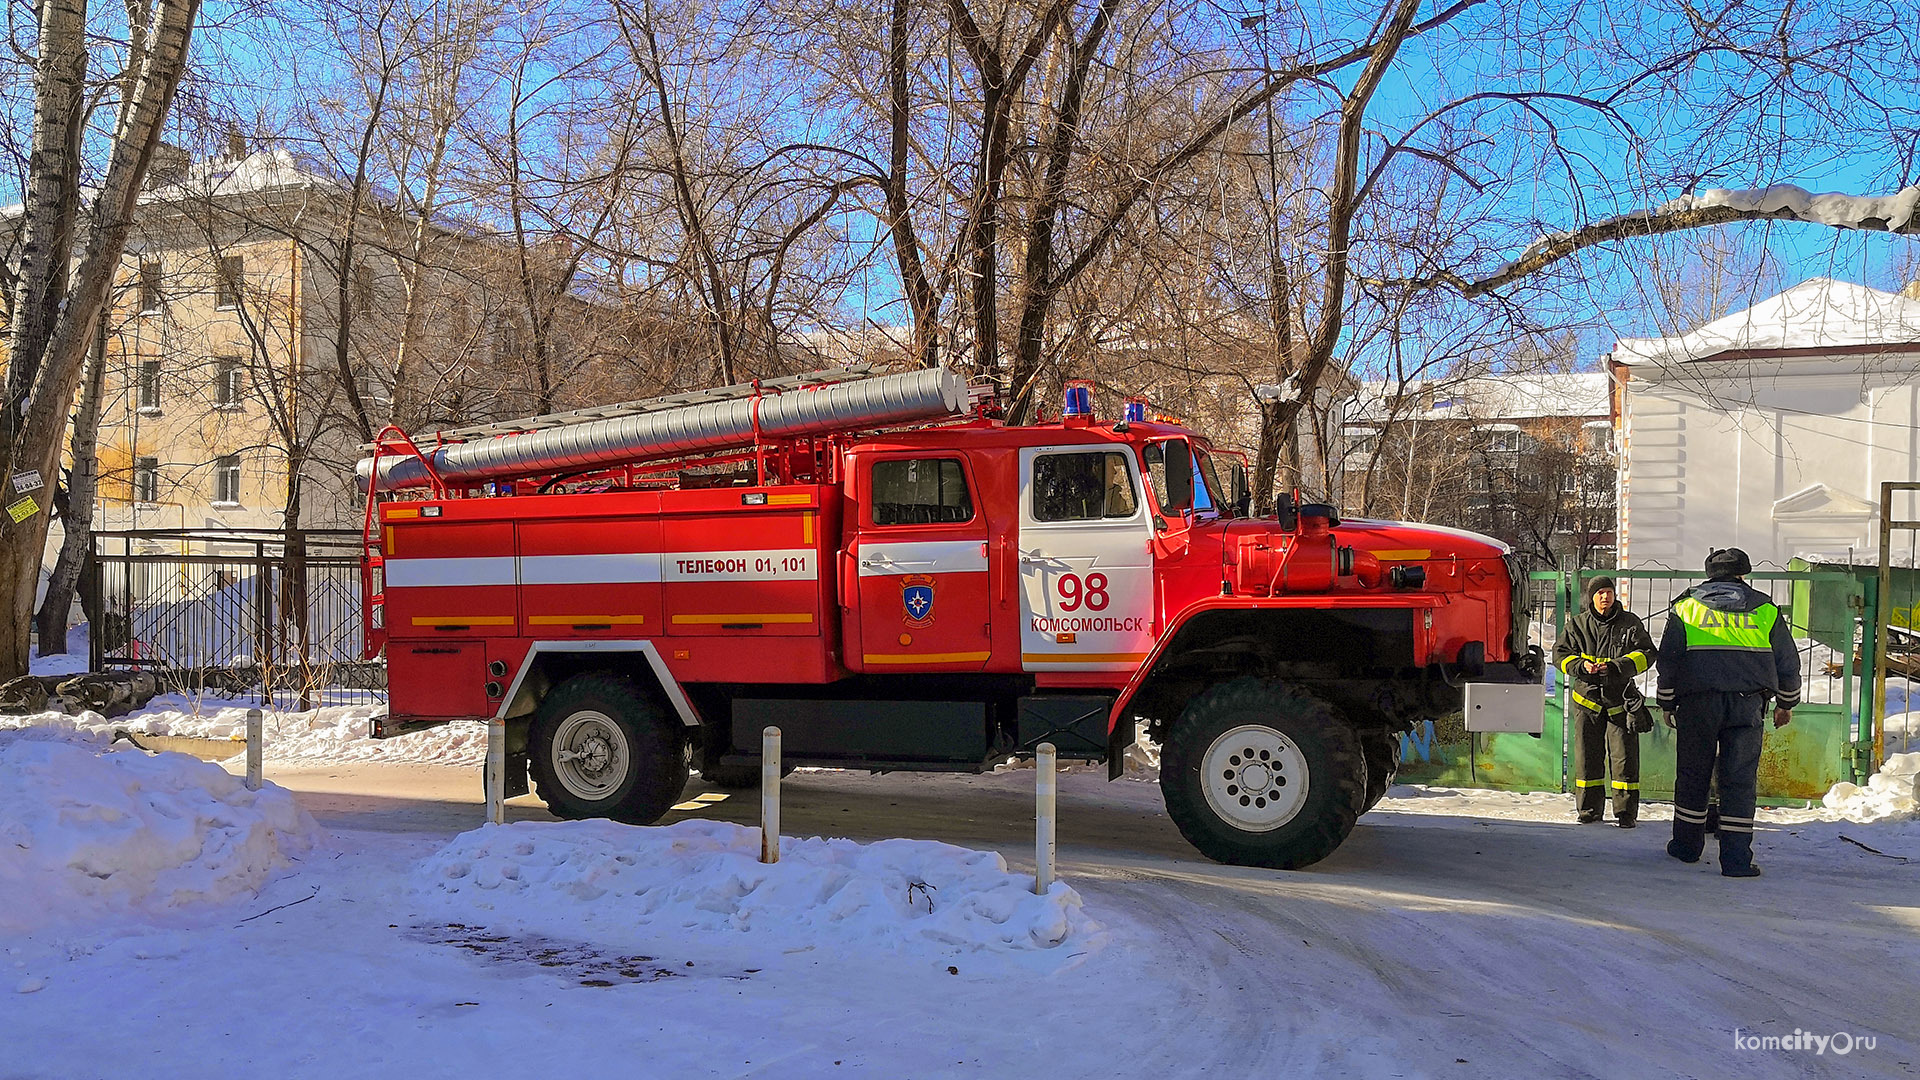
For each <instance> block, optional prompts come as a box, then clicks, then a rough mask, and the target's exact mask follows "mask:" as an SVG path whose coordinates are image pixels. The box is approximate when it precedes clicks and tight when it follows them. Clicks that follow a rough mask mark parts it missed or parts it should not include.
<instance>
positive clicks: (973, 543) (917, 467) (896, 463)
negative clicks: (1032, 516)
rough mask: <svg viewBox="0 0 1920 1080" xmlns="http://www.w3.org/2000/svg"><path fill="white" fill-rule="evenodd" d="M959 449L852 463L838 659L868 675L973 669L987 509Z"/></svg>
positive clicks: (982, 598)
mask: <svg viewBox="0 0 1920 1080" xmlns="http://www.w3.org/2000/svg"><path fill="white" fill-rule="evenodd" d="M977 490H978V486H977V485H976V484H975V483H974V480H973V476H972V474H971V470H970V469H969V467H968V464H967V461H966V459H965V457H964V456H963V455H959V454H929V453H925V452H919V453H911V452H909V453H895V454H877V455H875V456H873V457H869V458H865V459H864V460H862V461H860V463H859V464H858V466H857V467H856V471H855V491H856V496H857V497H856V502H857V504H858V507H859V509H858V513H859V515H860V520H859V522H858V523H857V531H856V532H855V534H854V540H853V543H851V544H850V545H848V547H849V556H850V557H851V558H852V559H853V562H854V565H855V568H856V569H857V571H858V576H857V581H858V584H857V586H856V590H857V595H856V597H855V599H854V603H855V606H856V607H857V608H858V609H859V610H858V611H857V612H856V613H855V614H854V618H853V619H851V620H849V622H852V623H854V624H856V625H857V626H858V627H859V635H860V637H859V641H858V642H857V643H856V642H848V648H847V650H846V652H847V660H848V663H847V666H848V667H849V668H851V669H854V670H858V671H866V672H871V673H873V674H887V673H906V672H910V671H929V670H930V671H977V670H979V669H981V668H983V667H985V666H986V663H987V659H988V656H989V655H990V653H991V652H992V647H993V646H992V639H991V638H990V637H989V628H988V626H987V586H988V575H987V518H986V512H985V510H984V509H983V508H982V507H981V505H980V503H979V500H978V499H976V498H975V497H974V493H975V492H976V491H977Z"/></svg>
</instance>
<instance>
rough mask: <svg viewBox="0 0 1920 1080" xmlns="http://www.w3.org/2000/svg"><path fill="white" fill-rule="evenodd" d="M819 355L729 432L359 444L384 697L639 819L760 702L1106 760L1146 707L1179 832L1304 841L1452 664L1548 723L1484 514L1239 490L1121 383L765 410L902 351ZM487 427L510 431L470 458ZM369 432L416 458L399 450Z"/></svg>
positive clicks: (1281, 861)
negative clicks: (961, 409) (1413, 516)
mask: <svg viewBox="0 0 1920 1080" xmlns="http://www.w3.org/2000/svg"><path fill="white" fill-rule="evenodd" d="M941 374H943V375H944V373H941ZM808 378H809V377H801V378H799V379H797V380H794V381H793V385H792V386H791V387H787V386H780V387H773V388H769V387H767V386H765V385H762V386H759V387H756V388H751V393H750V394H745V395H742V394H735V395H733V397H731V398H726V397H722V398H719V399H718V400H720V401H722V402H725V401H737V400H747V401H751V402H753V403H754V404H753V405H752V406H751V409H752V416H751V417H750V419H751V420H752V422H753V424H754V426H755V428H756V430H755V431H753V432H752V439H751V441H750V442H751V445H750V449H749V450H742V451H740V452H737V453H731V454H726V453H716V452H714V450H713V449H712V448H711V447H709V448H703V449H702V451H700V452H698V453H690V452H689V451H687V450H685V449H683V448H680V447H679V444H677V443H676V444H673V446H672V447H671V448H670V449H668V450H667V451H665V452H661V451H659V450H657V449H656V448H657V447H658V446H659V445H660V444H659V443H658V441H657V439H656V440H655V441H648V440H649V439H654V436H653V435H652V434H648V435H647V436H646V438H642V439H639V440H638V445H637V446H636V445H634V438H629V437H628V436H631V434H632V429H633V424H632V423H631V422H626V424H625V427H623V428H621V429H620V430H621V431H625V432H627V435H623V436H621V439H625V440H626V441H625V442H623V443H621V446H622V447H623V448H620V449H606V450H604V451H602V456H601V457H600V458H597V459H593V460H589V461H587V462H586V463H584V464H583V465H581V464H578V463H573V464H576V465H578V467H576V468H572V469H569V468H568V467H567V465H568V463H562V462H556V460H555V459H554V457H553V454H554V453H555V452H556V451H553V450H552V448H551V447H548V448H547V449H545V450H542V451H541V452H539V453H534V452H532V450H530V449H528V447H529V446H530V445H531V444H526V445H520V446H512V445H509V446H507V447H505V448H504V449H503V448H502V447H499V446H491V447H490V446H489V444H492V443H499V442H502V441H504V442H507V443H512V442H513V440H515V439H519V438H524V437H526V436H527V434H528V433H523V432H515V431H508V432H504V433H500V432H487V431H482V432H478V433H472V434H470V435H469V436H468V437H466V438H460V437H459V433H452V434H453V435H454V437H452V438H448V437H445V436H443V437H442V439H441V441H440V442H439V443H438V444H437V447H436V449H435V450H434V451H433V452H431V453H423V452H421V451H420V450H419V448H418V447H417V446H415V445H414V444H413V443H412V442H411V441H410V440H406V439H404V437H401V436H397V435H389V436H387V437H385V438H383V441H382V443H381V444H379V445H378V446H377V448H376V452H375V456H374V458H373V459H371V463H370V464H369V463H363V469H362V471H363V474H365V475H367V476H368V477H369V480H370V484H371V486H372V487H373V488H374V490H375V492H376V495H375V497H374V499H373V500H372V501H370V503H369V518H368V524H369V528H368V558H367V573H366V574H365V581H366V593H367V595H366V598H365V599H366V605H367V607H366V610H367V611H368V613H369V623H368V646H369V651H370V652H372V651H376V650H378V649H379V648H381V647H384V648H385V650H386V654H387V662H388V671H389V695H390V698H389V710H388V713H387V714H386V715H385V716H382V717H379V718H377V719H376V720H375V721H374V733H375V734H376V735H377V736H387V735H393V734H399V733H403V732H406V731H411V730H417V729H419V728H421V727H424V726H429V725H432V724H438V723H444V722H447V721H449V720H456V719H487V718H494V717H499V718H504V719H505V721H506V723H507V734H508V744H507V749H508V752H509V790H510V791H518V792H524V791H526V790H528V788H527V780H528V777H529V775H530V777H531V780H532V782H533V784H534V785H536V786H537V788H538V791H539V794H540V796H541V797H542V798H543V799H544V800H545V801H546V802H547V805H548V806H549V808H551V809H552V810H553V812H554V813H556V814H558V815H560V816H562V817H592V816H604V817H610V818H615V819H618V820H622V821H629V822H635V823H643V824H644V823H650V822H652V821H655V820H657V819H658V818H659V817H661V816H662V815H663V814H665V813H666V812H667V810H668V809H669V808H670V807H671V806H672V805H673V804H675V803H676V802H678V801H679V800H680V798H681V795H682V792H683V789H684V787H685V785H686V783H687V780H688V775H689V770H690V769H697V770H699V772H700V773H701V774H702V775H703V777H705V778H706V779H707V780H708V781H710V782H713V783H716V784H719V785H722V786H746V785H750V784H752V783H754V782H756V781H757V777H758V775H759V764H760V763H759V757H758V753H759V745H760V733H761V731H762V729H764V728H765V727H768V726H777V727H778V728H779V729H780V730H781V733H782V742H783V747H784V751H783V758H784V761H785V762H786V763H787V764H790V765H814V766H832V767H841V768H860V769H870V770H876V771H888V770H923V771H981V770H985V769H989V768H991V767H993V766H994V765H996V764H998V763H1000V762H1003V761H1006V760H1008V759H1009V758H1013V757H1017V756H1020V755H1026V754H1031V753H1032V752H1033V750H1034V748H1035V747H1036V746H1037V745H1038V744H1040V743H1042V742H1050V743H1052V744H1054V745H1055V747H1056V748H1057V750H1058V752H1059V754H1060V756H1062V757H1064V758H1073V759H1081V760H1086V761H1094V762H1102V761H1103V762H1105V763H1107V765H1108V771H1109V776H1110V777H1117V776H1119V775H1120V774H1121V772H1122V770H1123V768H1124V765H1125V758H1126V753H1127V750H1128V749H1129V747H1131V746H1132V745H1133V744H1134V742H1135V740H1136V737H1137V732H1139V731H1140V730H1141V729H1142V728H1144V731H1145V734H1146V735H1147V737H1149V738H1150V739H1152V740H1154V741H1155V742H1157V743H1159V744H1160V745H1161V747H1162V759H1161V774H1160V783H1161V786H1162V789H1163V792H1164V795H1165V799H1166V804H1167V809H1168V812H1169V814H1170V816H1171V817H1172V818H1173V820H1174V822H1175V823H1176V824H1177V825H1178V827H1179V828H1180V830H1181V831H1182V833H1183V834H1184V835H1185V836H1186V837H1187V838H1188V839H1189V840H1190V841H1191V842H1192V843H1193V844H1194V845H1195V846H1196V847H1197V848H1198V849H1199V850H1200V851H1202V852H1203V853H1204V854H1206V855H1208V856H1210V857H1212V858H1215V859H1218V860H1221V861H1225V862H1232V863H1239V864H1247V865H1259V866H1272V867H1280V868H1295V867H1300V866H1305V865H1307V864H1309V863H1312V862H1315V861H1317V860H1319V859H1321V858H1323V857H1325V856H1326V855H1327V854H1328V853H1330V852H1331V851H1333V850H1334V848H1336V847H1337V846H1338V845H1339V844H1340V842H1341V841H1342V840H1343V839H1344V838H1345V837H1346V836H1347V834H1348V832H1349V831H1350V830H1351V829H1352V827H1353V825H1354V821H1355V819H1356V818H1357V817H1358V816H1359V815H1360V814H1361V813H1363V812H1364V811H1365V810H1367V809H1369V808H1370V807H1371V806H1372V805H1373V803H1374V802H1375V801H1377V800H1378V799H1379V798H1380V796H1381V794H1382V793H1383V792H1384V791H1385V789H1386V787H1387V784H1388V782H1389V781H1390V779H1391V777H1392V775H1393V771H1394V767H1395V764H1396V763H1397V761H1398V757H1399V744H1398V736H1399V734H1400V733H1401V732H1403V731H1406V730H1408V729H1409V728H1410V727H1411V726H1412V725H1413V724H1414V723H1415V722H1417V721H1418V720H1421V719H1426V718H1436V717H1440V716H1443V715H1446V714H1450V713H1452V714H1458V713H1460V712H1461V711H1462V710H1463V708H1471V707H1475V706H1476V703H1473V702H1469V701H1468V700H1467V699H1468V698H1469V697H1472V696H1473V693H1474V690H1473V688H1474V687H1476V686H1477V687H1480V688H1482V690H1483V691H1484V693H1482V695H1481V697H1482V701H1481V703H1479V704H1478V706H1477V707H1478V708H1480V709H1483V710H1485V711H1486V712H1487V713H1488V716H1487V717H1483V718H1482V719H1483V720H1485V721H1486V723H1485V724H1483V725H1482V726H1500V727H1515V726H1518V727H1523V728H1524V727H1526V726H1528V722H1529V721H1528V719H1527V717H1526V713H1527V710H1528V708H1529V707H1530V708H1531V710H1532V712H1533V717H1532V719H1531V723H1532V725H1533V730H1536V731H1537V730H1538V727H1537V724H1538V710H1539V707H1540V695H1539V693H1538V691H1537V686H1538V682H1539V672H1540V668H1539V664H1538V657H1537V653H1534V652H1532V651H1530V650H1529V649H1528V648H1527V646H1526V634H1525V622H1524V614H1523V613H1522V612H1521V610H1520V609H1519V607H1518V606H1517V601H1516V592H1517V582H1519V580H1520V578H1519V577H1518V572H1517V570H1516V568H1515V567H1514V566H1513V565H1512V564H1511V562H1510V560H1509V558H1508V555H1507V552H1506V550H1505V549H1504V547H1503V546H1502V545H1500V544H1499V543H1498V542H1497V541H1494V540H1491V539H1489V538H1487V537H1484V536H1478V535H1476V534H1472V533H1467V532H1463V531H1459V530H1454V529H1447V528H1442V527H1436V526H1426V525H1409V524H1403V523H1393V522H1384V521H1342V520H1340V519H1339V518H1338V516H1337V515H1336V514H1335V513H1334V512H1333V510H1332V509H1331V508H1330V507H1326V506H1316V505H1307V506H1295V505H1292V504H1291V501H1290V500H1283V501H1282V506H1281V508H1280V511H1279V513H1278V514H1277V515H1275V516H1270V517H1266V518H1258V519H1256V518H1253V517H1251V516H1249V515H1248V514H1247V513H1246V505H1245V504H1246V495H1245V484H1244V475H1243V473H1242V471H1241V469H1240V467H1239V466H1238V465H1237V464H1230V463H1227V462H1223V461H1222V460H1221V459H1220V457H1219V455H1217V454H1216V452H1215V451H1214V449H1213V448H1212V447H1211V446H1210V444H1209V443H1208V441H1207V440H1206V439H1205V438H1204V437H1202V436H1201V435H1200V434H1198V433H1196V432H1194V431H1191V430H1189V429H1187V428H1186V427H1184V426H1181V425H1179V424H1173V423H1163V422H1155V421H1152V420H1148V419H1146V418H1145V415H1144V411H1143V410H1141V409H1139V408H1137V407H1130V408H1129V410H1128V413H1127V415H1126V416H1124V417H1123V418H1121V419H1118V420H1101V419H1097V418H1096V417H1095V416H1094V415H1093V411H1092V409H1091V394H1090V392H1086V391H1084V390H1082V388H1079V387H1072V386H1070V388H1069V392H1068V401H1067V408H1066V410H1065V411H1064V413H1063V415H1062V416H1061V417H1060V418H1058V419H1057V420H1054V421H1051V422H1047V423H1041V424H1036V425H1031V426H1010V425H1007V424H1005V423H1002V422H1001V421H1000V420H998V419H996V418H995V417H994V416H993V415H992V410H991V406H990V405H987V404H982V403H981V402H979V401H975V403H974V408H973V409H972V411H971V413H970V414H968V415H963V416H960V417H954V416H952V415H948V416H945V417H936V418H935V420H936V422H933V423H923V424H922V425H921V426H917V427H915V426H904V425H899V424H897V423H895V424H893V425H892V426H881V425H869V424H864V423H861V422H860V421H858V420H856V421H852V422H849V421H847V420H846V419H844V418H843V419H836V420H832V421H830V422H829V421H815V424H816V426H815V428H814V429H813V430H811V431H809V432H803V433H801V434H798V435H794V434H787V435H782V436H779V437H775V436H770V435H769V434H768V433H767V432H766V431H765V430H764V426H763V425H764V420H765V416H764V412H765V405H764V399H766V398H767V397H768V396H769V395H770V394H775V395H778V396H781V397H785V396H788V395H800V394H805V393H807V392H808V391H810V390H820V389H823V388H824V389H837V390H838V391H848V392H851V391H850V390H849V387H850V385H853V386H856V387H858V386H865V385H867V384H873V383H883V382H886V381H887V380H888V379H894V380H903V379H912V378H919V379H921V381H922V382H925V381H926V373H919V374H916V375H911V376H883V377H879V378H874V379H865V380H861V381H860V383H858V384H849V383H836V384H833V385H831V386H829V385H828V384H826V383H824V382H819V381H815V382H808V381H807V379H808ZM948 378H949V379H950V378H951V377H950V376H948ZM903 385H904V384H903ZM915 385H919V384H915ZM730 389H736V388H730ZM951 390H952V387H951V385H948V386H946V387H945V389H943V390H942V391H941V392H940V394H941V396H942V405H943V407H945V408H947V409H949V410H951V409H952V407H953V405H954V396H953V394H952V392H951ZM1076 390H1081V391H1082V396H1081V397H1080V398H1079V399H1077V400H1076V398H1075V396H1074V395H1075V391H1076ZM715 393H724V392H715ZM806 404H808V405H809V407H812V408H816V409H822V410H827V411H834V410H832V409H829V408H828V406H827V404H826V402H825V399H824V397H823V398H822V399H821V400H820V401H818V402H807V403H806ZM699 407H701V406H697V405H695V406H686V405H682V406H671V405H670V406H668V407H667V408H665V409H663V410H661V409H656V410H648V411H647V412H646V415H647V416H652V417H654V419H653V420H650V421H648V422H649V423H650V424H653V425H654V428H659V427H660V425H662V424H669V425H671V424H672V423H673V422H674V419H673V418H674V415H680V416H681V418H682V419H684V416H685V414H684V413H679V414H676V413H675V410H676V409H678V410H685V409H688V408H699ZM842 411H844V410H842ZM663 412H664V413H666V414H669V415H667V416H666V417H665V418H662V416H661V415H660V414H662V413H663ZM563 419H564V418H563ZM629 421H630V418H629ZM609 423H610V421H609V420H608V419H607V418H606V417H605V416H604V415H599V414H596V416H594V417H591V418H589V419H586V420H583V421H580V422H579V424H578V425H574V424H561V425H559V426H560V428H562V429H566V428H571V427H576V426H591V425H599V426H600V427H601V428H606V427H607V425H608V424H609ZM820 424H824V425H825V426H824V427H822V426H818V425H820ZM654 428H649V429H648V430H649V432H652V431H653V430H654ZM543 430H544V431H546V432H547V433H548V434H551V433H552V432H553V430H554V429H553V428H552V427H548V428H544V429H542V428H535V429H534V430H533V431H532V432H531V434H536V435H537V434H540V433H541V431H543ZM676 430H677V429H676ZM676 437H677V436H676ZM729 437H732V438H735V439H738V438H739V436H738V435H735V436H727V435H725V434H724V433H718V434H714V435H712V439H714V440H719V441H721V442H724V441H725V440H726V439H727V438H729ZM556 438H558V436H556ZM548 441H549V442H552V441H553V440H548ZM615 441H616V442H620V440H615ZM463 447H465V448H469V449H472V450H473V454H468V455H467V456H465V457H462V456H460V455H459V454H457V453H455V454H450V453H448V452H447V451H448V449H449V448H450V449H451V450H454V451H460V450H461V449H462V448H463ZM396 450H397V451H398V453H397V454H395V453H392V451H396ZM481 450H485V451H486V452H487V453H488V454H490V455H492V458H498V457H499V456H500V455H501V453H503V452H506V451H513V452H515V453H519V452H520V451H526V454H525V455H523V456H524V457H526V458H527V460H518V459H516V460H515V461H514V463H511V464H497V463H495V464H488V465H486V466H485V467H484V468H485V469H490V470H492V471H491V472H485V471H482V469H481V467H480V466H475V465H474V464H473V460H474V454H478V453H479V452H480V451H481ZM383 454H384V455H387V456H388V457H389V462H390V463H391V462H392V461H395V460H399V461H407V459H412V461H413V462H417V463H418V464H419V465H420V466H421V468H420V469H419V470H417V471H416V473H415V474H414V475H416V476H420V477H424V480H423V483H424V485H425V487H426V488H427V490H425V491H421V490H418V489H409V488H402V487H401V486H400V485H401V484H403V483H406V482H408V481H407V480H406V478H405V475H403V474H398V475H399V478H398V479H392V480H391V481H390V482H389V478H390V476H392V475H397V474H389V473H386V472H383V471H382V468H381V466H382V462H381V457H382V456H383ZM649 456H652V457H655V458H665V459H666V460H667V461H668V464H667V466H666V467H661V466H658V465H655V466H651V467H646V466H644V462H646V461H647V459H648V458H649ZM616 459H617V460H616ZM489 460H491V458H490V459H489ZM462 470H465V471H464V472H462ZM443 472H444V473H448V474H452V475H451V476H450V477H449V476H443V475H442V473H443ZM481 476H490V477H492V479H478V477H481ZM503 477H507V478H503ZM383 483H387V484H388V490H389V491H392V492H394V493H395V495H394V496H390V497H387V498H380V497H379V496H378V492H379V490H380V488H381V486H382V484H383ZM1528 684H1531V685H1532V686H1533V687H1534V688H1535V689H1534V691H1533V692H1532V693H1531V694H1529V693H1524V692H1523V693H1520V694H1517V695H1514V694H1510V693H1507V691H1510V690H1512V689H1513V688H1514V687H1521V686H1527V685H1528ZM1513 702H1518V703H1519V704H1518V706H1516V705H1514V704H1513ZM1529 702H1530V705H1529ZM1516 712H1517V714H1518V715H1519V717H1520V719H1519V722H1518V723H1517V724H1516V723H1515V722H1514V717H1515V715H1516ZM1496 714H1497V718H1496ZM1469 726H1473V725H1472V724H1471V723H1470V725H1469Z"/></svg>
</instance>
